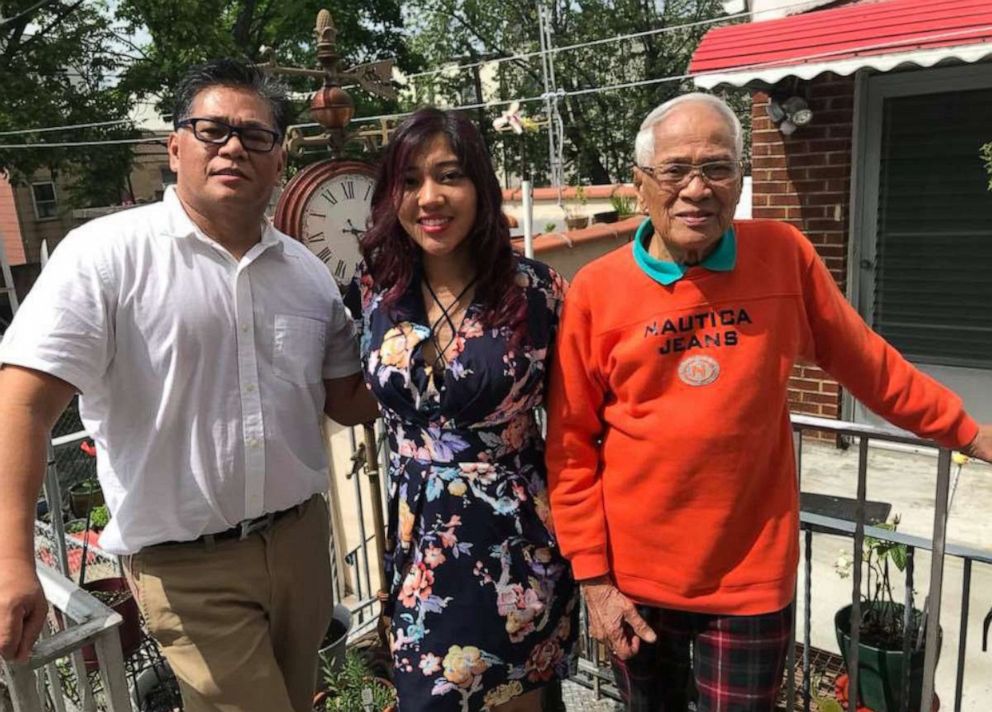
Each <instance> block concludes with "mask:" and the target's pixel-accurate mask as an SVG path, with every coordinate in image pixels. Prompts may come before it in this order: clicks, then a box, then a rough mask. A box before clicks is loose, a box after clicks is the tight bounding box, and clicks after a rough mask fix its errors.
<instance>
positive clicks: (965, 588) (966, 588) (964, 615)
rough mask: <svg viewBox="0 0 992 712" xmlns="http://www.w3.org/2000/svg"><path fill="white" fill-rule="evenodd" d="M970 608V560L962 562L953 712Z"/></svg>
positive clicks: (956, 711)
mask: <svg viewBox="0 0 992 712" xmlns="http://www.w3.org/2000/svg"><path fill="white" fill-rule="evenodd" d="M970 608H971V559H965V560H964V580H963V582H962V584H961V630H960V632H959V633H958V669H957V673H956V675H955V677H954V712H961V696H962V693H963V689H964V662H965V660H964V655H965V651H966V650H967V649H968V614H969V612H970V610H969V609H970Z"/></svg>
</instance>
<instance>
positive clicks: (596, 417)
mask: <svg viewBox="0 0 992 712" xmlns="http://www.w3.org/2000/svg"><path fill="white" fill-rule="evenodd" d="M592 343H593V340H592V328H591V318H590V314H589V311H588V309H587V307H586V305H585V304H584V303H583V301H582V295H581V290H580V289H579V287H578V286H573V287H572V289H571V291H569V293H568V296H567V297H566V298H565V300H564V307H563V309H562V319H561V326H560V329H559V333H558V339H557V349H556V353H555V357H554V359H553V361H552V364H551V387H550V390H549V394H548V439H547V455H546V458H547V465H548V483H549V489H550V497H551V514H552V516H553V518H554V523H555V531H556V535H557V537H558V543H559V546H560V547H561V550H562V553H563V554H564V555H565V557H566V558H568V559H569V560H570V561H571V563H572V569H573V571H574V573H575V577H576V578H577V579H588V578H595V577H597V576H602V575H604V574H606V573H608V572H609V562H608V559H607V534H606V517H605V514H604V511H603V491H602V469H601V467H600V453H599V441H600V438H601V436H602V433H603V422H602V419H601V413H602V407H603V403H604V401H605V399H606V392H607V391H606V387H605V383H604V382H603V379H602V378H601V377H600V374H599V373H597V369H596V365H595V364H596V358H595V356H594V353H593V346H592Z"/></svg>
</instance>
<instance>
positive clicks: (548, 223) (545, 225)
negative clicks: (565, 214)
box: [544, 222, 558, 233]
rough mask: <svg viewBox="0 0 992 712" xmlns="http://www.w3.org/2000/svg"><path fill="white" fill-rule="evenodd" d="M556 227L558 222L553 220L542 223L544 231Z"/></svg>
mask: <svg viewBox="0 0 992 712" xmlns="http://www.w3.org/2000/svg"><path fill="white" fill-rule="evenodd" d="M556 227H558V224H557V223H554V222H547V223H544V232H546V233H547V232H554V231H555V228H556Z"/></svg>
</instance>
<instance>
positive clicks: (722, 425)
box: [547, 220, 978, 615]
mask: <svg viewBox="0 0 992 712" xmlns="http://www.w3.org/2000/svg"><path fill="white" fill-rule="evenodd" d="M734 230H735V234H736V239H737V263H736V265H735V266H734V268H733V269H732V270H731V271H729V272H711V271H708V270H706V269H703V268H699V267H696V268H691V269H689V271H688V272H687V273H686V274H685V276H684V277H683V278H682V279H681V280H680V281H678V282H675V283H674V284H672V285H670V286H667V287H666V286H662V285H661V284H660V283H658V282H656V281H654V280H652V279H651V278H649V277H648V276H647V275H646V274H645V273H644V272H643V271H642V270H641V269H640V268H639V267H638V266H637V264H636V263H635V261H634V257H633V254H632V250H631V246H630V245H627V246H626V247H623V248H621V249H618V250H615V251H614V252H611V253H610V254H608V255H604V256H603V257H601V258H599V259H597V260H595V261H594V262H591V263H590V264H588V265H587V266H586V267H584V268H583V269H582V270H580V271H579V273H578V274H577V275H576V277H575V280H574V281H573V282H572V286H571V288H570V290H569V292H568V295H567V297H566V299H565V306H564V311H563V315H562V321H561V326H560V330H559V337H558V345H557V359H556V362H555V364H554V366H553V368H552V374H551V391H550V394H549V400H548V438H547V462H548V476H549V482H550V489H551V511H552V514H553V517H554V523H555V529H556V531H557V536H558V541H559V543H560V545H561V549H562V551H563V553H564V554H565V556H566V557H568V558H569V559H570V560H571V562H572V566H573V568H574V571H575V576H576V578H578V579H588V578H593V577H596V576H601V575H603V574H607V573H609V574H611V575H612V576H613V578H614V580H615V581H616V583H617V585H618V587H619V588H620V590H621V591H623V592H624V593H625V594H626V595H628V596H630V597H631V598H633V599H634V600H636V601H638V602H641V603H646V604H649V605H656V606H663V607H669V608H676V609H682V610H689V611H698V612H704V613H724V614H738V615H755V614H760V613H768V612H771V611H776V610H780V609H781V608H783V607H785V606H786V605H788V603H789V602H790V600H791V598H792V592H793V586H794V583H795V576H796V568H797V564H798V560H799V550H798V529H797V527H798V510H799V507H798V493H797V489H796V473H795V463H794V460H793V449H792V435H791V429H790V424H789V404H788V397H787V388H788V380H789V375H790V371H791V369H792V365H793V363H794V362H795V361H797V360H802V361H806V362H813V363H816V364H818V365H819V366H820V367H822V368H823V369H824V370H826V371H827V372H828V373H830V374H831V375H833V376H834V377H835V378H837V380H839V381H840V382H841V383H842V384H843V385H844V386H845V387H846V388H848V389H849V390H850V391H851V393H853V394H854V396H855V397H857V398H858V399H860V400H861V401H862V402H863V403H865V404H866V405H867V406H868V407H870V408H871V409H872V410H874V411H875V412H876V413H878V414H879V415H881V416H883V417H885V418H887V419H888V420H889V421H891V422H892V423H894V424H895V425H897V426H899V427H901V428H905V429H907V430H910V431H913V432H915V433H917V434H918V435H920V436H922V437H925V438H931V439H934V440H937V441H938V442H940V443H941V444H943V445H946V446H949V447H954V448H962V447H965V446H966V445H968V444H969V443H970V442H971V441H972V440H973V439H974V438H975V436H976V435H977V433H978V425H977V424H976V423H975V421H974V420H972V419H971V418H970V417H969V416H968V415H967V414H966V413H965V411H964V409H963V408H962V405H961V400H960V399H959V398H958V397H957V396H956V395H954V394H953V393H951V392H950V391H948V390H947V389H946V388H945V387H943V386H942V385H940V384H939V383H937V382H936V381H934V380H933V379H931V378H930V377H928V376H926V375H924V374H922V373H920V372H919V371H917V370H916V369H915V368H913V366H911V365H910V364H909V363H908V362H907V361H906V360H905V359H904V358H903V357H902V356H901V355H900V354H899V353H898V352H897V351H896V350H895V349H894V348H893V347H891V346H889V345H888V344H887V343H886V342H885V341H883V340H882V338H881V337H879V336H878V335H877V334H875V332H873V331H872V330H871V329H870V328H869V327H868V326H867V325H866V324H865V323H864V321H862V319H861V317H860V316H859V315H858V314H857V312H855V310H854V309H853V308H852V307H851V306H850V304H848V302H847V300H846V299H845V298H844V295H843V294H841V292H840V290H839V289H838V288H837V285H836V284H835V282H834V280H833V278H832V277H831V276H830V273H829V272H828V271H827V269H826V267H825V266H824V265H823V263H822V262H821V260H820V259H819V257H818V256H817V254H816V251H815V250H814V249H813V246H812V245H811V244H810V243H809V241H808V240H807V239H806V238H805V237H804V236H803V235H802V233H800V232H799V231H798V230H796V229H795V228H793V227H791V226H789V225H787V224H785V223H779V222H774V221H764V220H761V221H744V222H738V223H735V224H734Z"/></svg>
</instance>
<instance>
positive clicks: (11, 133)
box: [0, 119, 131, 136]
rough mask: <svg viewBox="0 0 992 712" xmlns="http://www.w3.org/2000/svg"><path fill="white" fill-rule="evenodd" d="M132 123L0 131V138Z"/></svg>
mask: <svg viewBox="0 0 992 712" xmlns="http://www.w3.org/2000/svg"><path fill="white" fill-rule="evenodd" d="M130 121H131V119H117V120H116V121H95V122H93V123H91V124H70V125H68V126H47V127H45V128H41V129H18V130H17V131H0V136H14V135H16V134H34V133H44V132H46V131H69V130H71V129H88V128H93V127H96V126H115V125H117V124H126V123H129V122H130Z"/></svg>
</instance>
